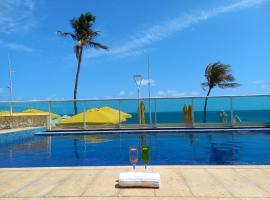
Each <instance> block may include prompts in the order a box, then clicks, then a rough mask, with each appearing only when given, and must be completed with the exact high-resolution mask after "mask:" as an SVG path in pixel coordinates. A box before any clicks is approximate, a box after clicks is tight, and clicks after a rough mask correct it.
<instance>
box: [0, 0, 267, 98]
mask: <svg viewBox="0 0 270 200" xmlns="http://www.w3.org/2000/svg"><path fill="white" fill-rule="evenodd" d="M88 11H89V12H91V13H92V14H93V15H95V16H96V23H95V25H94V29H95V30H98V31H100V34H101V36H100V37H99V38H97V40H96V41H98V42H100V43H102V44H105V45H107V46H109V48H110V50H109V51H103V50H95V49H86V50H85V52H84V55H83V61H82V66H81V73H80V77H79V86H78V98H79V99H92V98H134V97H136V95H137V93H136V86H135V83H134V80H133V75H134V74H142V75H143V77H144V80H143V81H142V87H141V96H147V94H148V93H147V92H148V91H147V83H148V79H147V76H148V74H147V66H148V64H147V63H148V56H149V58H150V59H149V60H150V72H151V73H150V79H151V80H150V81H151V94H152V96H155V97H158V96H160V97H165V96H168V97H171V96H173V97H176V96H204V95H206V91H204V90H203V89H202V87H201V83H202V82H205V77H204V70H205V68H206V66H207V65H208V64H209V63H213V62H217V61H220V62H222V63H224V64H229V65H231V68H232V73H233V75H234V76H235V78H236V81H237V82H238V83H240V84H241V86H240V87H238V88H234V89H219V88H215V89H214V90H213V92H212V93H211V95H246V94H269V93H270V79H269V75H270V0H206V1H198V0H182V1H179V0H170V1H161V0H159V1H157V0H138V1H133V0H111V1H107V0H87V1H86V0H76V1H73V0H70V1H66V0H58V1H53V0H12V1H10V0H0V101H6V100H8V99H9V88H8V86H9V65H8V57H10V60H11V66H12V83H13V98H14V100H33V99H34V100H48V99H72V98H73V89H74V80H75V74H76V70H77V60H76V57H75V55H74V52H73V46H74V45H75V42H74V41H73V40H72V39H71V38H62V37H60V36H59V35H57V31H58V30H62V31H72V29H71V27H70V24H69V21H70V20H71V19H73V18H76V17H79V15H80V14H81V13H84V12H88Z"/></svg>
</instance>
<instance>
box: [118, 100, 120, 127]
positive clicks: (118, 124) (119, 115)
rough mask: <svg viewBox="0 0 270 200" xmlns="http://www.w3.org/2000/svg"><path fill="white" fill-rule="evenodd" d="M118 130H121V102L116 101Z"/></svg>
mask: <svg viewBox="0 0 270 200" xmlns="http://www.w3.org/2000/svg"><path fill="white" fill-rule="evenodd" d="M118 128H121V100H119V101H118Z"/></svg>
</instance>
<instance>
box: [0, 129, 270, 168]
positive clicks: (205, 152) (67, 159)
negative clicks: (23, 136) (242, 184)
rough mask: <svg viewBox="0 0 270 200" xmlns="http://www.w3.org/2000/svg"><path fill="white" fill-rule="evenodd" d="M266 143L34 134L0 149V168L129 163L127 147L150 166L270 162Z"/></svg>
mask: <svg viewBox="0 0 270 200" xmlns="http://www.w3.org/2000/svg"><path fill="white" fill-rule="evenodd" d="M269 144H270V134H269V132H260V133H241V132H240V133H239V132H235V133H230V134H225V133H217V132H212V133H160V134H149V133H143V134H120V135H118V134H106V135H105V134H99V135H69V136H52V137H40V136H33V137H32V138H31V140H26V141H21V142H20V141H16V142H14V144H9V145H6V146H3V145H2V146H0V157H1V159H0V167H34V166H93V165H129V164H130V163H129V147H130V146H137V147H138V148H139V151H141V147H142V146H144V145H149V146H150V162H149V163H150V165H183V164H190V165H196V164H211V165H215V164H218V165H227V164H269V163H270V147H269ZM140 156H141V155H140V153H139V162H138V164H143V163H142V161H141V157H140Z"/></svg>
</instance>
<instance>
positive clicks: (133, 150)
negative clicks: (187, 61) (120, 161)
mask: <svg viewBox="0 0 270 200" xmlns="http://www.w3.org/2000/svg"><path fill="white" fill-rule="evenodd" d="M129 160H130V162H131V164H132V165H133V170H135V165H136V164H137V162H138V148H137V147H135V146H131V147H130V148H129Z"/></svg>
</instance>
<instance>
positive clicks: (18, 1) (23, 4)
mask: <svg viewBox="0 0 270 200" xmlns="http://www.w3.org/2000/svg"><path fill="white" fill-rule="evenodd" d="M35 7H36V0H1V2H0V10H1V12H0V32H3V33H14V32H25V31H29V30H31V29H32V28H33V27H34V26H35V24H36V20H35V17H34V9H35Z"/></svg>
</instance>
